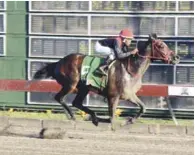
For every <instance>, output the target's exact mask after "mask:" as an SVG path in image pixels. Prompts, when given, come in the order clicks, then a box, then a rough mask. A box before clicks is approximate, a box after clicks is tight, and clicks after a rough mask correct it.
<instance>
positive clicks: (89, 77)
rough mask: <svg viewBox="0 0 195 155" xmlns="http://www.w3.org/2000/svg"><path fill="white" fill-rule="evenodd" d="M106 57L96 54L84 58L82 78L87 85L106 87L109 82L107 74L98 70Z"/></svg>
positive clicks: (99, 87)
mask: <svg viewBox="0 0 195 155" xmlns="http://www.w3.org/2000/svg"><path fill="white" fill-rule="evenodd" d="M104 61H105V59H104V58H100V57H95V56H86V57H85V58H84V59H83V63H82V67H81V80H82V81H85V82H86V84H87V85H92V86H93V87H96V88H98V89H101V90H102V89H104V88H105V87H106V84H107V76H105V75H102V74H101V73H100V71H98V68H99V66H100V65H101V64H102V63H104Z"/></svg>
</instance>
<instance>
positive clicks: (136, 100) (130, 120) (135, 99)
mask: <svg viewBox="0 0 195 155" xmlns="http://www.w3.org/2000/svg"><path fill="white" fill-rule="evenodd" d="M129 101H132V102H133V103H134V104H136V105H137V106H140V111H139V112H138V114H137V115H135V117H133V118H132V117H129V118H128V119H127V120H126V121H125V122H124V123H122V124H121V126H125V125H128V124H133V123H134V122H135V121H136V120H137V119H138V118H139V117H141V115H142V114H144V113H145V112H146V106H145V104H144V103H143V102H142V101H141V100H140V99H139V98H138V97H137V95H136V94H132V95H131V98H130V99H129Z"/></svg>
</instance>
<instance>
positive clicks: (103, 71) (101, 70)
mask: <svg viewBox="0 0 195 155" xmlns="http://www.w3.org/2000/svg"><path fill="white" fill-rule="evenodd" d="M106 67H107V66H105V67H104V68H101V67H100V68H99V70H100V72H101V74H103V75H106V76H107V75H108V73H106V71H105V70H104V69H105V68H106Z"/></svg>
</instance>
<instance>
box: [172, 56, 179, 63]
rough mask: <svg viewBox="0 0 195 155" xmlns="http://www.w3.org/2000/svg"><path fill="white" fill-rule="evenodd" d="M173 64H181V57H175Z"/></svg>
mask: <svg viewBox="0 0 195 155" xmlns="http://www.w3.org/2000/svg"><path fill="white" fill-rule="evenodd" d="M172 62H173V64H178V63H179V62H180V56H179V55H175V56H173V60H172Z"/></svg>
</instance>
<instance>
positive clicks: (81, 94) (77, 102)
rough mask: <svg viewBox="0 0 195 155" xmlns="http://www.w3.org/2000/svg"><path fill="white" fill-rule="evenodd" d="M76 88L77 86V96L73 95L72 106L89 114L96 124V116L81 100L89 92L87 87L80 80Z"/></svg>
mask: <svg viewBox="0 0 195 155" xmlns="http://www.w3.org/2000/svg"><path fill="white" fill-rule="evenodd" d="M77 88H78V92H77V96H76V97H75V99H74V101H73V102H72V105H73V106H74V107H76V108H78V109H80V110H82V111H84V112H86V113H88V114H90V115H91V117H92V122H93V124H94V125H96V126H98V118H97V117H96V115H95V113H94V112H93V111H92V110H90V109H89V108H87V107H84V106H83V100H84V99H85V97H86V96H87V94H88V92H89V89H88V87H87V86H86V85H84V84H82V83H81V82H80V83H79V84H78V86H77Z"/></svg>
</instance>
